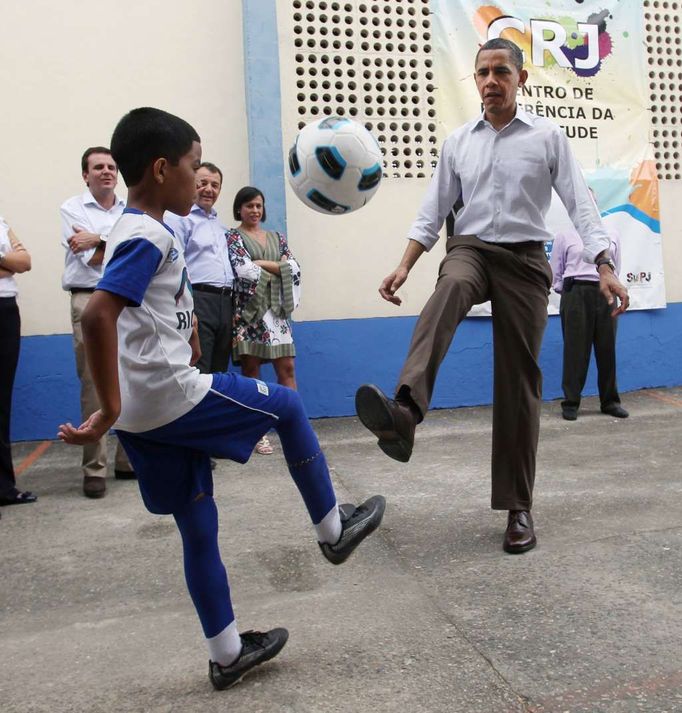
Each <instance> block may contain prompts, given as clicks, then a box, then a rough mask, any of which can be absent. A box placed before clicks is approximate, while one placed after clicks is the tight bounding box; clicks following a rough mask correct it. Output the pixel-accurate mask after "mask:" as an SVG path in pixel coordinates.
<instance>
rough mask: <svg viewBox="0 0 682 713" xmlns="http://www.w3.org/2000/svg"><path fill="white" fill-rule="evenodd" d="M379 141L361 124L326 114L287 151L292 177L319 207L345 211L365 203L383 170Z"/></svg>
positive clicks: (303, 196)
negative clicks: (325, 116) (326, 115)
mask: <svg viewBox="0 0 682 713" xmlns="http://www.w3.org/2000/svg"><path fill="white" fill-rule="evenodd" d="M381 166H382V156H381V149H380V148H379V144H378V143H377V142H376V139H375V138H374V137H373V136H372V134H370V133H369V131H367V129H365V127H364V126H363V125H362V124H359V123H358V122H357V121H352V120H351V119H346V118H345V117H340V116H328V117H327V118H325V119H322V120H320V121H313V122H312V123H310V124H307V125H306V126H304V127H303V128H302V129H301V131H300V132H299V134H298V136H297V137H296V141H295V143H294V145H293V146H292V147H291V150H290V151H289V183H290V184H291V187H292V188H293V189H294V192H295V193H296V195H297V196H298V197H299V198H300V199H301V200H302V201H303V202H304V203H305V204H306V205H307V206H310V207H311V208H314V209H315V210H318V211H320V213H327V214H328V215H342V214H344V213H350V212H351V211H353V210H357V209H358V208H362V206H363V205H365V204H366V203H367V202H368V201H369V200H370V198H371V197H372V196H373V195H374V194H375V193H376V192H377V189H378V188H379V183H380V182H381V176H382V167H381Z"/></svg>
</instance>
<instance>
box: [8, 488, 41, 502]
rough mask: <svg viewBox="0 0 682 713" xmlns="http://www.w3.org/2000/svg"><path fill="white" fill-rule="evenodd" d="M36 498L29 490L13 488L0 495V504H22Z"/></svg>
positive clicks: (33, 500)
mask: <svg viewBox="0 0 682 713" xmlns="http://www.w3.org/2000/svg"><path fill="white" fill-rule="evenodd" d="M37 499H38V496H37V495H34V494H33V493H32V492H31V491H30V490H24V491H21V490H17V489H16V488H14V489H13V490H10V492H9V493H5V494H4V495H0V505H24V504H25V503H34V502H35V501H36V500H37Z"/></svg>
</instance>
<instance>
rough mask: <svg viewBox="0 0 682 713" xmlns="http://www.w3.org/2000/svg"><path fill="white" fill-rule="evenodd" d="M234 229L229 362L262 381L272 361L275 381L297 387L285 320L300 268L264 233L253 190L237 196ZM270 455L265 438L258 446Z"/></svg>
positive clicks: (282, 244)
mask: <svg viewBox="0 0 682 713" xmlns="http://www.w3.org/2000/svg"><path fill="white" fill-rule="evenodd" d="M233 213H234V219H235V220H238V221H240V223H239V226H238V227H237V228H233V229H230V230H228V231H227V234H226V235H227V247H228V251H229V255H230V262H231V263H232V269H233V270H234V273H235V283H234V322H233V324H234V330H233V342H232V360H233V362H234V363H235V364H237V363H238V364H240V366H241V370H242V374H243V375H244V376H250V377H253V378H255V379H257V378H259V377H260V365H261V364H262V363H263V362H268V361H269V362H272V365H273V367H274V369H275V374H276V375H277V382H278V383H279V384H282V386H288V387H289V388H291V389H295V388H296V375H295V371H294V357H295V356H296V349H295V347H294V341H293V337H292V333H291V324H290V322H289V317H290V316H291V313H292V312H293V311H294V309H295V308H296V307H297V306H298V302H299V297H300V285H301V269H300V267H299V266H298V263H297V262H296V260H295V259H294V257H293V255H292V254H291V251H290V250H289V246H288V245H287V241H286V238H285V237H284V235H282V234H281V233H277V232H274V231H270V230H267V231H266V230H264V229H263V228H262V227H261V222H262V221H264V220H265V217H266V214H265V197H264V196H263V193H262V192H261V191H260V190H258V188H254V187H252V186H246V187H244V188H242V189H240V190H239V191H238V192H237V195H236V196H235V199H234V205H233ZM256 452H257V453H260V454H262V455H269V454H270V453H272V446H271V445H270V443H269V441H268V438H267V436H265V437H264V438H263V439H261V440H260V441H259V442H258V444H257V445H256Z"/></svg>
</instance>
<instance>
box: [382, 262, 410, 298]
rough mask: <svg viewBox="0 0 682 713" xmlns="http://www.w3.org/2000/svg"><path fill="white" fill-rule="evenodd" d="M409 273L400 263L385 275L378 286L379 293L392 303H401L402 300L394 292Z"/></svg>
mask: <svg viewBox="0 0 682 713" xmlns="http://www.w3.org/2000/svg"><path fill="white" fill-rule="evenodd" d="M408 274H409V272H408V270H407V268H406V267H403V266H402V265H401V266H399V267H397V268H396V269H395V270H393V272H392V273H391V274H390V275H389V276H388V277H385V278H384V280H383V282H382V283H381V285H380V286H379V294H380V295H381V296H382V297H383V298H384V299H385V300H386V301H387V302H391V303H392V304H394V305H398V306H399V305H401V304H402V302H403V301H402V300H401V299H400V297H398V295H396V294H395V293H396V292H397V291H398V288H399V287H400V286H401V285H402V284H403V283H404V282H405V280H407V275H408Z"/></svg>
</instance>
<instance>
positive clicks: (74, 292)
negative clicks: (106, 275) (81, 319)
mask: <svg viewBox="0 0 682 713" xmlns="http://www.w3.org/2000/svg"><path fill="white" fill-rule="evenodd" d="M94 291H95V288H94V287H72V288H71V289H70V290H69V292H70V293H71V294H72V295H77V294H78V293H79V292H87V293H88V294H92V293H93V292H94Z"/></svg>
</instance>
